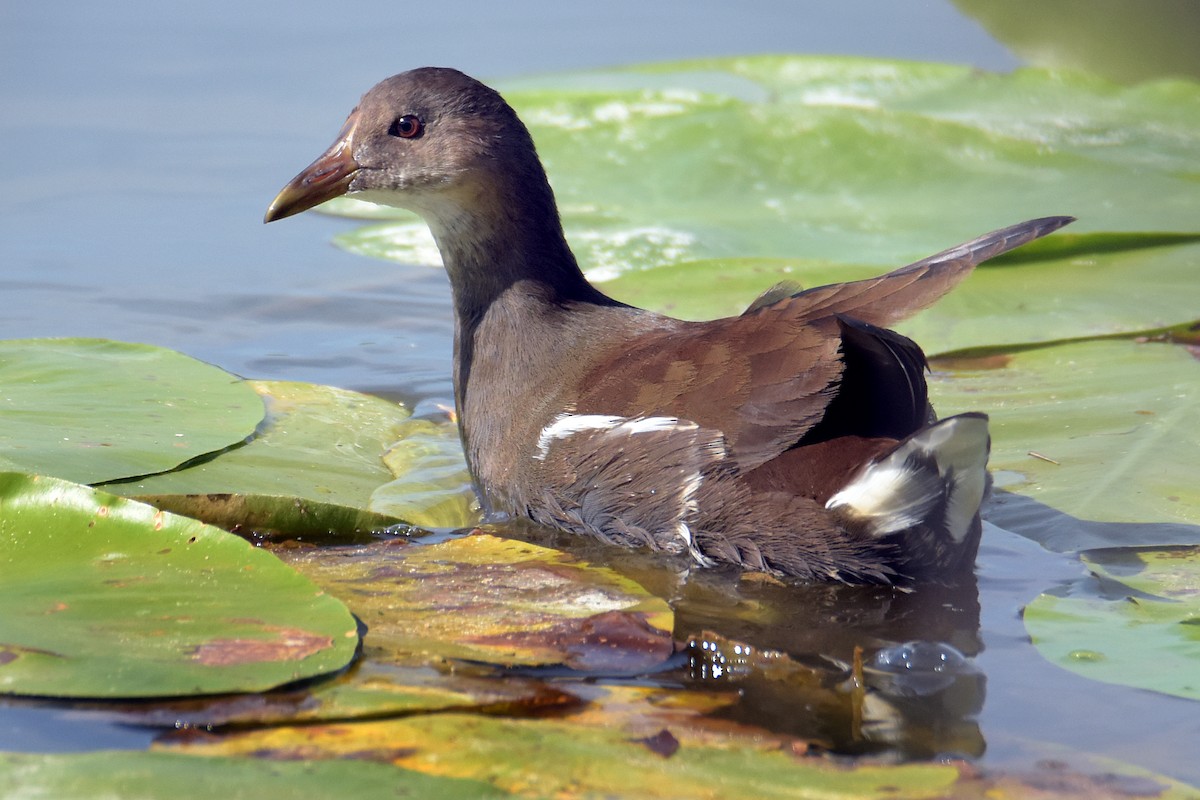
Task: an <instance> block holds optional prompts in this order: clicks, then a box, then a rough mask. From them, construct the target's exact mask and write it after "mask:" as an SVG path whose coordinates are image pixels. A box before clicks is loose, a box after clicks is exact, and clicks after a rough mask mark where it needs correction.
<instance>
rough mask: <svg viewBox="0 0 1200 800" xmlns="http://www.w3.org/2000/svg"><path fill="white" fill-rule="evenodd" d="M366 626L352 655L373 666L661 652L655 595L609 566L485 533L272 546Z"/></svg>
mask: <svg viewBox="0 0 1200 800" xmlns="http://www.w3.org/2000/svg"><path fill="white" fill-rule="evenodd" d="M279 555H280V557H281V558H283V559H284V560H285V561H287V562H288V563H289V564H291V565H292V566H294V567H295V568H296V569H298V570H300V571H301V572H303V573H304V574H306V575H308V576H310V577H311V578H312V579H313V580H314V581H316V583H317V584H319V585H320V586H323V587H325V589H326V590H328V591H329V592H330V593H332V594H335V595H337V596H338V597H340V598H342V599H344V600H345V601H346V603H347V604H349V606H350V607H351V609H352V610H353V611H354V612H355V614H357V615H358V617H359V618H360V619H362V620H363V622H365V623H366V624H367V627H368V633H367V635H366V637H365V638H364V640H363V647H364V652H366V653H367V655H368V656H369V657H370V658H372V659H374V660H376V661H380V662H383V663H387V662H393V663H401V664H406V663H412V662H413V661H414V660H418V661H419V660H421V659H424V660H428V659H443V658H454V659H467V660H472V661H486V662H489V663H494V664H503V665H539V664H566V665H568V666H571V667H574V668H576V669H583V670H592V671H600V672H610V673H611V672H639V671H643V670H646V669H649V668H652V667H654V666H657V665H658V664H659V663H661V662H662V661H663V660H664V659H666V658H667V657H668V656H670V655H671V653H672V652H673V649H674V644H673V641H672V639H671V629H672V625H673V615H672V613H671V609H670V607H669V606H668V605H667V604H666V602H664V601H663V600H660V599H658V598H657V597H654V596H652V595H650V594H648V593H647V592H646V591H645V590H644V589H642V588H641V587H640V586H638V585H637V584H635V583H634V582H633V581H631V580H628V579H627V578H623V577H621V576H620V575H618V574H616V573H615V572H613V571H612V570H609V569H604V568H601V567H592V566H588V565H587V564H584V563H580V562H576V561H573V560H572V559H571V558H570V557H568V556H567V555H565V554H564V553H560V552H558V551H555V550H550V549H548V548H545V547H538V546H536V545H531V544H526V543H524V542H519V541H514V540H510V539H501V538H498V537H495V536H490V535H486V534H474V535H471V536H466V537H461V538H457V539H451V540H449V541H445V542H441V543H439V544H432V545H421V544H406V543H405V542H404V541H403V540H395V541H391V542H380V543H377V544H371V545H363V546H358V547H348V548H337V549H323V550H314V549H311V548H310V549H300V550H290V549H285V550H280V551H279Z"/></svg>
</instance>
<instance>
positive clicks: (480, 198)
mask: <svg viewBox="0 0 1200 800" xmlns="http://www.w3.org/2000/svg"><path fill="white" fill-rule="evenodd" d="M486 177H487V178H488V179H487V180H480V181H477V182H474V183H473V184H466V185H463V186H462V187H461V188H459V189H457V190H456V191H455V192H454V193H453V194H449V195H446V196H442V197H439V198H437V199H436V200H434V201H432V202H429V203H428V204H426V206H425V208H423V209H422V211H423V212H424V214H423V215H424V216H425V220H426V222H427V223H428V224H429V227H430V230H431V231H432V233H433V237H434V240H435V241H436V242H437V245H438V250H439V251H440V252H441V255H442V262H443V263H444V264H445V267H446V272H447V273H448V274H449V276H450V285H451V289H452V291H453V293H454V306H455V312H456V315H457V317H458V323H459V326H460V327H462V326H463V325H470V322H471V321H472V320H478V319H480V318H481V317H482V316H483V315H484V314H485V313H486V312H487V310H488V308H490V307H491V306H492V304H493V303H495V302H496V300H497V299H498V298H500V297H501V296H503V295H504V294H505V293H506V292H510V291H511V290H512V289H513V288H514V287H518V288H519V289H521V290H522V293H523V294H526V295H528V296H529V298H530V299H531V300H537V301H540V302H543V303H551V304H555V305H559V306H566V305H569V304H573V303H593V304H599V305H612V304H614V301H612V300H611V299H609V298H608V297H606V296H605V295H604V294H602V293H601V292H600V291H598V290H597V289H596V288H595V287H593V286H592V285H591V284H590V283H588V281H587V279H586V278H585V277H584V276H583V272H581V271H580V269H579V265H578V263H577V262H576V260H575V255H574V254H573V253H572V252H571V248H570V247H569V246H568V244H567V240H566V237H565V236H564V235H563V229H562V223H561V222H560V220H559V216H558V209H557V207H556V206H555V203H554V195H553V193H552V191H551V189H550V186H549V184H548V183H547V182H546V178H545V174H544V173H542V172H541V170H540V166H539V168H538V171H537V173H535V174H532V175H531V174H530V173H528V172H526V173H525V174H524V180H513V178H512V177H511V176H509V175H496V174H493V175H490V176H486Z"/></svg>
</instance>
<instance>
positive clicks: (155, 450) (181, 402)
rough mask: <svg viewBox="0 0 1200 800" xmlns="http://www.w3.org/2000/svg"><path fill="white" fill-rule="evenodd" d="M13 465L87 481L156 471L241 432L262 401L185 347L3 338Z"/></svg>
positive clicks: (0, 381)
mask: <svg viewBox="0 0 1200 800" xmlns="http://www.w3.org/2000/svg"><path fill="white" fill-rule="evenodd" d="M0 385H2V386H3V387H4V393H3V397H0V410H2V412H3V413H0V452H2V453H3V462H2V464H0V466H2V467H3V468H4V469H7V470H12V471H20V472H38V473H43V474H46V475H56V476H58V477H60V478H65V479H67V480H72V481H78V482H80V483H97V482H100V481H106V480H112V479H115V478H125V477H130V476H134V475H147V474H150V473H154V472H161V471H163V470H168V469H172V468H174V467H176V466H178V465H179V464H181V463H183V462H185V461H187V460H189V459H192V458H195V457H197V456H200V455H203V454H205V453H210V452H213V451H216V450H220V449H222V448H225V447H228V446H230V445H233V444H236V443H238V442H241V441H242V440H243V439H245V438H246V437H247V436H249V435H250V434H252V433H254V428H255V426H256V425H258V423H259V421H260V420H261V419H262V417H263V407H262V401H261V400H260V399H259V398H258V396H257V395H256V394H255V393H254V390H253V389H251V388H250V387H249V386H248V385H247V384H246V383H245V382H244V381H242V380H241V379H240V378H238V377H237V376H236V375H231V374H229V373H228V372H225V371H224V370H221V369H218V368H217V367H214V366H212V365H210V364H205V363H203V362H201V361H197V360H195V359H193V358H189V357H187V356H185V355H183V354H182V353H176V352H174V351H172V350H166V349H163V348H161V347H151V346H149V345H143V344H128V343H124V342H111V341H107V340H105V339H13V340H7V341H0Z"/></svg>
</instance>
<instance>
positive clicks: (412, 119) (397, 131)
mask: <svg viewBox="0 0 1200 800" xmlns="http://www.w3.org/2000/svg"><path fill="white" fill-rule="evenodd" d="M424 131H425V124H424V123H422V122H421V118H420V117H418V116H416V115H415V114H405V115H404V116H403V117H397V118H396V121H395V122H393V123H392V127H390V128H388V133H389V134H390V135H392V136H399V137H400V138H401V139H415V138H417V137H418V136H420V135H421V134H422V133H423V132H424Z"/></svg>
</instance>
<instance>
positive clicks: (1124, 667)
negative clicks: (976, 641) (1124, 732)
mask: <svg viewBox="0 0 1200 800" xmlns="http://www.w3.org/2000/svg"><path fill="white" fill-rule="evenodd" d="M1083 561H1084V563H1085V564H1086V565H1087V567H1088V568H1089V569H1090V570H1091V571H1092V572H1093V573H1094V574H1095V575H1098V576H1100V577H1101V578H1103V579H1104V582H1103V583H1102V584H1101V585H1100V586H1099V587H1097V586H1096V585H1095V582H1094V581H1086V582H1081V583H1079V584H1075V585H1072V586H1071V587H1069V588H1068V589H1065V590H1061V591H1058V592H1055V593H1044V594H1041V595H1039V596H1038V597H1037V598H1036V599H1035V600H1034V601H1033V602H1032V603H1030V604H1029V606H1027V607H1026V609H1025V627H1026V629H1027V630H1028V631H1029V634H1030V636H1031V637H1032V638H1033V644H1034V646H1036V647H1037V649H1038V651H1039V652H1040V653H1041V654H1042V655H1044V656H1045V657H1046V658H1047V659H1049V660H1050V661H1052V662H1054V663H1055V664H1058V665H1059V666H1061V667H1065V668H1067V669H1069V670H1071V671H1072V672H1076V673H1078V674H1080V675H1083V676H1085V677H1088V678H1092V679H1094V680H1098V681H1104V682H1106V683H1119V684H1123V685H1126V686H1136V687H1138V688H1141V689H1150V690H1152V691H1156V692H1163V693H1166V694H1173V695H1178V696H1180V697H1187V698H1190V699H1192V700H1200V547H1181V548H1156V549H1145V550H1138V549H1133V548H1120V549H1113V550H1096V551H1093V552H1091V553H1085V554H1084V555H1083Z"/></svg>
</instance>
